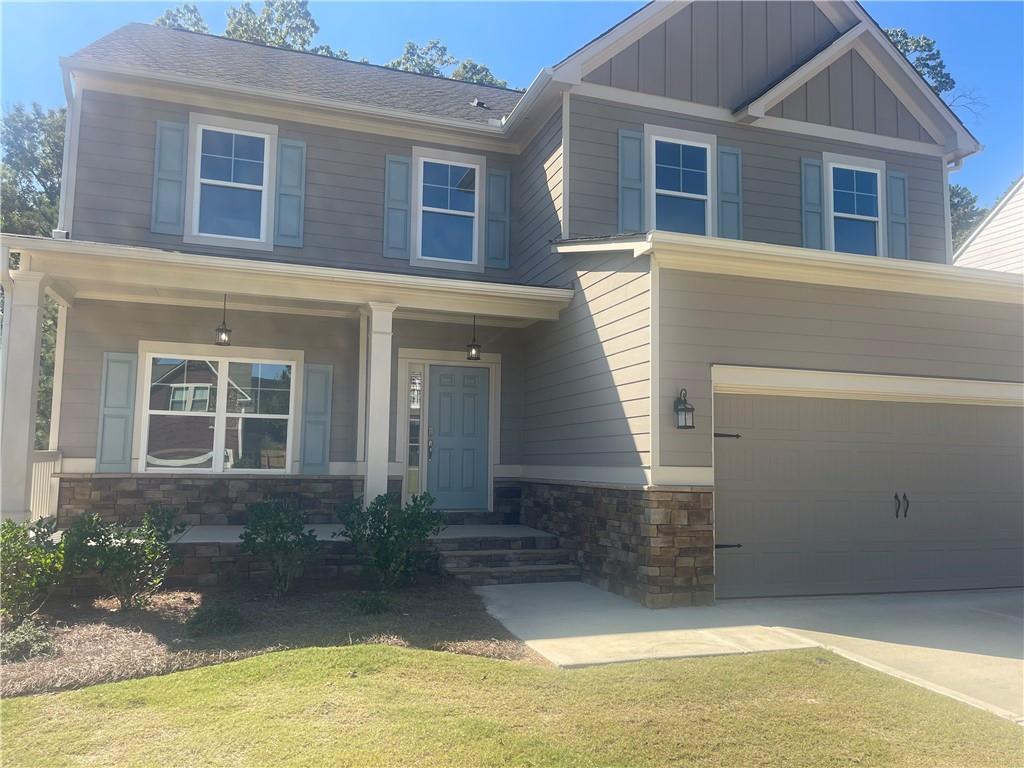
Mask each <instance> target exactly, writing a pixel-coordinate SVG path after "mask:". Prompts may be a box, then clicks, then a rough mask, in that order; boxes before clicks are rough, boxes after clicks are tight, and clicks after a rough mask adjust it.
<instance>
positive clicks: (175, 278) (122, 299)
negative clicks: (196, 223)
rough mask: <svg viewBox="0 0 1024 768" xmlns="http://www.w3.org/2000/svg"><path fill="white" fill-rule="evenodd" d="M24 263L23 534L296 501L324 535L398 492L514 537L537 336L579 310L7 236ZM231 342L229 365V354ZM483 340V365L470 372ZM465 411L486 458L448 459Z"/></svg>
mask: <svg viewBox="0 0 1024 768" xmlns="http://www.w3.org/2000/svg"><path fill="white" fill-rule="evenodd" d="M3 251H4V252H3V263H4V265H5V270H4V285H5V289H6V290H5V312H4V320H5V322H4V327H3V330H4V343H3V363H2V364H3V376H2V379H3V435H2V439H3V495H2V502H3V507H2V513H3V516H4V517H10V518H12V519H28V518H37V517H44V516H50V515H56V516H57V518H58V521H60V523H61V525H64V524H66V523H67V522H68V521H69V520H70V519H71V518H72V517H73V516H74V515H76V514H80V513H81V512H82V511H85V510H86V509H94V510H96V511H99V512H100V513H101V514H102V515H104V516H109V517H116V518H118V519H123V520H126V521H130V520H133V519H137V518H138V517H140V516H141V514H142V513H143V512H144V511H145V509H146V508H148V506H149V505H150V504H153V503H166V504H169V505H173V506H180V507H181V508H182V510H183V513H184V514H185V515H186V517H187V519H188V521H189V522H190V523H191V524H193V525H197V526H198V525H204V526H205V525H240V524H242V523H243V522H244V521H243V520H242V517H241V516H242V515H243V513H244V508H245V505H246V504H248V503H251V502H252V501H255V500H259V499H260V498H262V497H264V496H265V495H266V494H268V493H271V492H273V490H272V489H275V488H277V489H280V488H287V489H289V492H292V493H294V494H295V495H296V496H297V497H299V498H301V499H303V500H305V501H306V502H308V506H309V511H310V512H311V513H312V516H313V518H314V521H315V522H324V523H326V522H328V520H327V519H326V516H327V515H328V510H329V508H330V507H331V506H332V505H334V504H337V503H342V502H344V501H347V500H349V499H351V498H353V497H356V496H366V497H373V496H375V495H377V494H379V493H384V492H387V491H389V490H390V491H393V492H394V491H400V492H401V493H403V494H405V495H407V494H409V493H411V492H416V491H419V490H432V491H435V492H436V493H435V495H437V496H439V497H440V498H444V497H445V496H446V494H448V495H447V498H448V499H449V500H450V503H444V502H441V503H442V504H443V506H444V507H445V508H446V509H447V508H450V509H452V510H453V511H454V512H461V513H462V516H463V518H464V519H460V520H459V522H473V518H472V517H471V516H468V515H470V514H471V513H477V514H480V515H481V517H480V518H479V520H478V521H482V522H499V521H501V518H502V509H501V505H502V502H501V499H502V497H503V496H502V477H503V470H502V467H503V466H505V465H509V464H516V463H517V461H518V451H519V442H520V434H519V433H520V420H521V413H522V386H521V382H520V380H521V377H522V372H521V367H520V365H519V359H520V356H521V354H522V348H523V334H524V332H525V330H524V329H526V327H527V326H529V325H531V324H533V323H535V322H537V321H542V320H554V319H556V318H557V317H558V314H559V312H560V311H561V310H562V309H563V308H564V307H565V306H566V305H567V304H568V302H569V300H570V299H571V297H572V291H571V290H562V289H553V288H541V287H530V286H518V285H510V284H499V283H487V282H479V281H472V280H457V279H448V278H435V277H422V276H412V275H396V274H383V273H375V272H364V271H355V270H346V269H338V268H332V267H318V266H308V265H298V264H283V263H279V262H264V261H256V260H250V259H238V258H232V257H211V256H200V255H196V254H189V253H179V252H169V251H161V250H155V249H149V248H137V247H130V246H115V245H107V244H99V243H84V242H77V241H65V240H50V239H44V238H30V237H17V236H6V235H5V236H4V238H3ZM12 251H13V252H17V253H19V254H20V263H19V268H18V269H17V270H13V271H10V272H8V270H7V269H6V265H7V263H8V255H9V252H12ZM46 295H50V296H51V297H53V298H54V299H56V300H57V302H58V303H59V305H60V311H59V320H58V331H57V344H56V350H55V362H54V370H53V377H54V378H53V414H52V425H51V427H52V428H51V437H50V444H49V445H48V446H47V447H48V449H49V450H47V451H36V450H35V446H34V417H33V414H34V413H35V401H36V397H37V392H38V383H39V362H38V361H39V345H40V335H41V318H42V305H43V299H44V296H46ZM222 325H223V326H226V327H227V328H229V329H230V333H229V340H230V343H229V344H218V343H216V342H217V339H216V338H215V336H216V335H217V333H218V329H219V328H220V327H221V326H222ZM474 336H475V341H476V342H477V343H478V344H479V345H480V346H481V347H482V351H481V354H480V355H479V359H478V360H467V359H466V358H467V349H466V346H467V344H469V343H470V342H471V341H472V340H474ZM474 377H475V378H474ZM452 403H457V404H459V405H461V406H462V408H461V416H459V417H458V419H462V421H458V419H457V421H458V424H457V426H459V427H460V428H461V427H466V428H467V429H468V427H467V425H468V424H469V421H473V423H474V425H475V426H474V428H473V430H470V431H469V432H467V431H466V430H465V429H463V430H462V432H463V433H465V434H467V435H469V437H468V438H466V439H467V440H468V441H469V442H468V443H466V444H462V443H451V442H449V443H447V444H446V443H445V442H444V439H445V435H444V434H443V430H442V426H445V427H451V424H448V423H446V424H444V425H442V424H441V422H440V421H438V420H439V419H450V418H455V417H454V416H453V415H452V412H451V411H450V408H449V406H450V405H451V404H452ZM421 426H422V427H423V429H422V430H421ZM470 432H472V434H470ZM456 450H459V451H461V452H462V453H461V454H459V455H460V456H471V457H472V460H468V459H467V460H466V461H465V462H463V463H462V464H461V465H460V464H459V463H458V462H455V461H453V460H452V457H453V456H454V455H455V453H454V451H456ZM442 469H443V471H441V470H442ZM453 478H454V479H455V480H456V481H458V482H456V483H455V485H458V483H459V482H461V483H462V485H461V486H460V488H461V490H462V491H466V492H464V493H461V495H459V494H457V493H454V492H452V487H451V486H452V483H451V482H450V481H451V480H452V479H453ZM467 489H468V491H467ZM496 497H497V498H498V502H497V504H496V503H495V498H496ZM486 515H490V517H486ZM321 518H323V519H321Z"/></svg>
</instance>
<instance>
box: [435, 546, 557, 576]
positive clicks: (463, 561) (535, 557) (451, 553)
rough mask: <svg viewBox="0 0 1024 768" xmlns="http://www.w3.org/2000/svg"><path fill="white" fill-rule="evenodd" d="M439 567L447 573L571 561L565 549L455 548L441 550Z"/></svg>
mask: <svg viewBox="0 0 1024 768" xmlns="http://www.w3.org/2000/svg"><path fill="white" fill-rule="evenodd" d="M440 555H441V567H442V568H444V569H445V570H446V571H448V572H449V573H452V572H454V571H456V570H459V569H466V568H470V569H472V568H489V569H498V568H506V569H507V568H516V567H517V566H520V565H565V564H567V563H572V561H573V559H574V558H573V553H572V552H570V551H569V550H567V549H554V548H548V549H472V550H470V549H455V550H448V551H443V552H441V553H440Z"/></svg>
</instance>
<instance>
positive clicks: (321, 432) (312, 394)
mask: <svg viewBox="0 0 1024 768" xmlns="http://www.w3.org/2000/svg"><path fill="white" fill-rule="evenodd" d="M332 379H333V368H332V367H331V366H330V365H313V364H310V365H307V366H305V367H304V368H303V380H304V382H305V383H304V384H303V388H302V391H303V396H302V453H301V457H300V459H299V462H300V468H301V472H302V474H304V475H326V474H328V472H329V470H330V463H331V383H332Z"/></svg>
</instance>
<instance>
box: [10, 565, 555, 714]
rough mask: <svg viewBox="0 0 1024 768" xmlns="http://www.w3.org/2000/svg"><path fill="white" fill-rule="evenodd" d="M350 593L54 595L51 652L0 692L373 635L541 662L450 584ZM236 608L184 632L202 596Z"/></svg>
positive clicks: (377, 639) (16, 667) (18, 670)
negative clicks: (135, 601) (377, 604)
mask: <svg viewBox="0 0 1024 768" xmlns="http://www.w3.org/2000/svg"><path fill="white" fill-rule="evenodd" d="M357 596H358V593H356V592H352V591H336V592H318V593H307V594H297V595H291V596H288V597H285V598H281V599H279V600H274V599H271V598H268V597H265V596H261V595H251V594H222V593H208V594H204V593H201V592H184V591H181V592H162V593H160V594H158V595H157V596H156V597H155V598H154V600H153V602H152V604H151V605H150V606H148V607H147V608H145V609H141V610H134V611H123V612H121V611H117V610H115V608H116V601H113V600H73V599H64V600H54V601H52V602H51V603H50V604H49V605H48V606H47V608H46V611H45V612H44V613H43V615H42V618H43V619H44V620H45V621H47V622H48V623H49V624H51V625H52V626H53V627H54V640H55V645H56V652H55V653H54V654H53V655H51V656H47V657H43V658H37V659H29V660H28V661H22V662H17V663H13V664H4V665H3V667H2V676H0V695H2V696H18V695H23V694H29V693H42V692H45V691H57V690H63V689H68V688H81V687H84V686H87V685H95V684H96V683H106V682H112V681H115V680H125V679H129V678H135V677H147V676H150V675H161V674H167V673H168V672H177V671H179V670H183V669H191V668H193V667H202V666H207V665H209V664H218V663H221V662H225V661H233V660H236V659H243V658H246V657H249V656H256V655H258V654H261V653H268V652H270V651H278V650H283V649H286V648H304V647H311V646H333V645H356V644H360V643H378V644H383V645H395V646H402V647H410V648H425V649H430V650H438V651H446V652H449V653H459V654H466V655H472V656H486V657H489V658H495V659H505V660H508V661H515V662H521V663H530V664H544V663H545V662H544V661H543V660H542V659H541V658H540V657H539V656H538V655H537V654H535V653H534V652H533V651H531V650H530V649H529V648H527V647H526V645H525V644H524V643H523V642H522V641H520V640H518V639H517V638H515V637H513V636H512V635H511V634H510V633H509V632H508V630H506V629H505V628H504V627H503V626H502V625H501V624H500V623H499V622H498V621H496V620H495V619H494V618H492V617H491V616H490V615H489V614H488V613H487V612H486V611H485V610H484V607H483V602H482V601H481V600H480V598H479V597H477V595H475V594H474V593H473V592H472V591H470V590H469V589H467V588H465V587H463V586H462V585H460V584H457V583H444V584H436V585H431V586H424V587H417V588H413V589H409V590H405V591H402V592H399V593H397V594H396V595H395V596H394V597H393V599H392V605H391V608H390V609H389V610H388V611H386V612H384V613H381V614H377V615H364V614H362V613H360V612H359V610H358V607H357V600H356V598H357ZM213 603H219V604H221V605H229V606H231V607H233V608H235V609H237V610H238V612H239V613H240V614H241V616H242V618H243V622H244V623H243V626H244V628H243V629H242V630H241V631H238V632H234V633H231V634H226V635H211V636H208V637H200V638H195V637H192V636H191V635H190V634H189V632H188V629H187V622H188V619H189V617H190V616H192V614H193V613H194V612H195V611H196V610H198V609H199V607H200V606H202V605H204V604H206V605H210V604H213Z"/></svg>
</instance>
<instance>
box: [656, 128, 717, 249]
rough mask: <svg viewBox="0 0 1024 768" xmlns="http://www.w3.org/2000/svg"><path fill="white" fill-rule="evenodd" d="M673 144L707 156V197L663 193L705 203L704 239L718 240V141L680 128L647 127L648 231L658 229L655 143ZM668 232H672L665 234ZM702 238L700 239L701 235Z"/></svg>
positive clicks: (711, 135) (706, 135)
mask: <svg viewBox="0 0 1024 768" xmlns="http://www.w3.org/2000/svg"><path fill="white" fill-rule="evenodd" d="M659 140H660V141H670V142H672V143H673V144H685V145H687V146H691V147H700V148H701V149H704V150H706V151H707V153H708V193H707V196H706V197H705V196H703V195H695V194H692V193H687V192H668V191H666V192H664V193H663V194H667V195H672V196H674V197H685V198H688V199H690V200H705V207H704V232H705V235H704V236H705V237H717V236H718V137H717V136H715V135H714V134H711V133H698V132H696V131H684V130H681V129H678V128H665V127H663V126H660V125H645V126H644V177H645V178H644V187H645V188H646V190H647V194H646V195H645V198H646V199H645V200H644V207H645V208H646V211H645V218H646V221H647V230H648V231H650V230H654V229H657V221H656V218H657V217H656V203H657V199H658V190H657V182H656V178H657V175H656V174H655V170H654V166H655V162H654V160H655V157H654V143H655V142H656V141H659ZM665 231H669V230H665ZM698 237H699V235H698Z"/></svg>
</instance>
